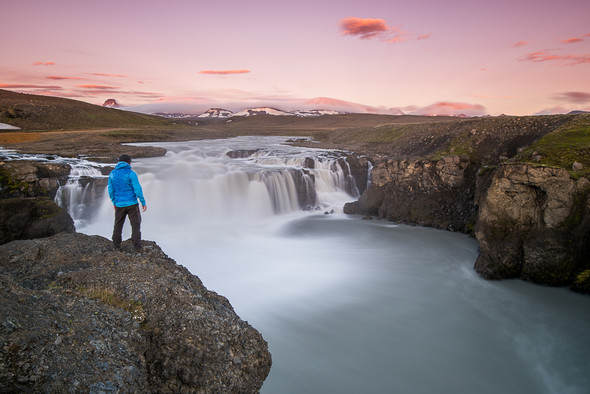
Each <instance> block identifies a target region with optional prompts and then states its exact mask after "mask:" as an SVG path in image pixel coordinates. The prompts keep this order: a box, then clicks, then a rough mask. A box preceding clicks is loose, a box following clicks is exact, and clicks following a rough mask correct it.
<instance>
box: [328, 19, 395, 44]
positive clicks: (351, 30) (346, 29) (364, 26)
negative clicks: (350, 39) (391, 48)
mask: <svg viewBox="0 0 590 394" xmlns="http://www.w3.org/2000/svg"><path fill="white" fill-rule="evenodd" d="M340 28H341V29H342V34H344V35H351V36H360V38H361V39H363V40H367V39H371V38H375V37H377V36H379V35H380V34H382V33H384V32H387V31H390V30H391V27H389V26H388V25H387V22H386V21H385V20H384V19H373V18H345V19H342V20H341V21H340Z"/></svg>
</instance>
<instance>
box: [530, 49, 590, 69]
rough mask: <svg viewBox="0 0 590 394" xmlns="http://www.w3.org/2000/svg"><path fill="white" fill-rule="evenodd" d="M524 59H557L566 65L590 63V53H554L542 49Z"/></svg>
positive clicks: (534, 60)
mask: <svg viewBox="0 0 590 394" xmlns="http://www.w3.org/2000/svg"><path fill="white" fill-rule="evenodd" d="M522 60H523V61H529V62H533V63H540V62H547V61H556V62H558V63H560V64H562V65H564V66H573V65H576V64H584V63H590V55H577V54H571V55H561V54H554V53H552V51H551V50H541V51H537V52H531V53H529V54H527V55H526V57H525V58H524V59H522Z"/></svg>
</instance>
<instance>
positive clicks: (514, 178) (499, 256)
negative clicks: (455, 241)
mask: <svg viewBox="0 0 590 394" xmlns="http://www.w3.org/2000/svg"><path fill="white" fill-rule="evenodd" d="M486 122H487V121H486ZM482 124H486V123H480V124H479V126H480V127H481V125H482ZM466 125H467V126H468V127H473V126H476V125H478V123H477V122H475V121H469V122H466V123H465V124H463V125H462V126H461V127H462V128H465V126H466ZM518 125H519V122H518V120H515V119H508V120H506V121H503V120H499V121H497V122H496V126H495V128H489V129H484V130H483V132H480V131H479V130H478V129H476V128H473V129H472V130H471V131H465V130H462V131H460V132H458V133H457V135H456V136H455V137H453V138H452V139H449V138H446V139H441V140H444V141H447V142H445V143H443V144H432V145H431V146H428V145H421V147H422V151H420V154H419V155H409V154H408V152H412V151H413V150H415V149H414V148H415V145H416V144H415V141H416V139H420V138H421V137H418V135H415V136H414V138H410V137H408V136H407V135H406V134H404V136H403V138H407V139H408V142H407V144H405V145H404V143H403V142H400V141H398V143H397V144H396V145H395V149H394V150H393V151H392V152H398V153H397V154H391V155H385V154H383V153H382V151H377V152H376V151H375V150H374V149H370V150H369V151H368V153H366V155H367V156H368V158H369V160H370V161H371V162H372V163H373V165H374V166H373V169H372V172H371V177H370V181H371V182H370V187H369V188H368V189H367V190H366V191H365V192H364V193H363V194H362V195H361V197H360V198H359V200H358V201H356V202H353V203H349V204H347V205H346V206H345V208H344V210H345V212H346V213H353V214H361V215H365V216H368V217H378V218H384V219H388V220H392V221H396V222H401V223H408V224H418V225H423V226H430V227H437V228H443V229H448V230H454V231H462V232H466V233H471V234H473V235H474V236H475V237H476V238H477V239H478V241H479V242H480V255H479V258H478V259H477V262H476V264H475V270H476V271H477V272H478V273H480V274H481V275H482V276H483V277H485V278H488V279H504V278H521V279H524V280H528V281H532V282H534V283H539V284H544V285H552V286H566V285H569V286H570V287H571V288H572V289H574V290H576V291H580V292H587V293H590V199H589V195H590V182H589V181H588V179H589V177H588V170H587V167H588V165H589V164H590V163H588V159H589V157H590V144H589V143H588V141H589V140H590V118H588V117H580V118H572V117H569V118H564V117H551V118H546V119H540V118H539V119H526V121H525V122H523V123H521V124H520V126H521V127H522V130H519V127H518ZM429 127H430V128H431V129H432V128H434V127H439V128H440V127H441V126H440V125H434V126H429ZM423 130H428V132H427V133H431V134H433V136H431V137H429V138H426V137H424V138H426V140H436V139H437V138H435V137H434V136H435V134H434V129H432V130H430V129H428V128H426V127H425V129H416V131H418V132H421V133H423V134H424V133H426V131H423ZM443 130H444V132H445V133H451V131H449V130H447V129H443ZM426 140H425V141H426ZM449 140H450V141H451V142H450V143H449V142H448V141H449ZM494 141H495V142H494ZM406 145H407V146H406ZM404 147H405V148H407V149H404ZM452 151H459V152H464V153H461V154H454V155H449V154H448V153H449V152H452ZM401 152H406V153H405V154H402V153H401ZM582 162H584V163H582ZM566 166H567V168H566Z"/></svg>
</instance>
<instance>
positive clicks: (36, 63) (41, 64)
mask: <svg viewBox="0 0 590 394" xmlns="http://www.w3.org/2000/svg"><path fill="white" fill-rule="evenodd" d="M33 66H55V63H54V62H35V63H33Z"/></svg>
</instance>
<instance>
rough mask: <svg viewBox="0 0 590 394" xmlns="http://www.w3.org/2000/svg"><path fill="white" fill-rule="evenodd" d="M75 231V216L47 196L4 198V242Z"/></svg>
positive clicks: (0, 233)
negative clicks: (73, 218)
mask: <svg viewBox="0 0 590 394" xmlns="http://www.w3.org/2000/svg"><path fill="white" fill-rule="evenodd" d="M62 231H65V232H70V233H71V232H74V231H75V227H74V221H73V220H72V217H71V216H70V215H69V214H68V213H67V212H65V211H64V210H62V209H61V208H60V207H59V206H58V205H57V204H56V203H54V202H53V201H51V200H49V199H48V198H46V197H37V198H8V199H0V244H4V243H6V242H9V241H13V240H16V239H33V238H42V237H49V236H51V235H54V234H58V233H60V232H62Z"/></svg>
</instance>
